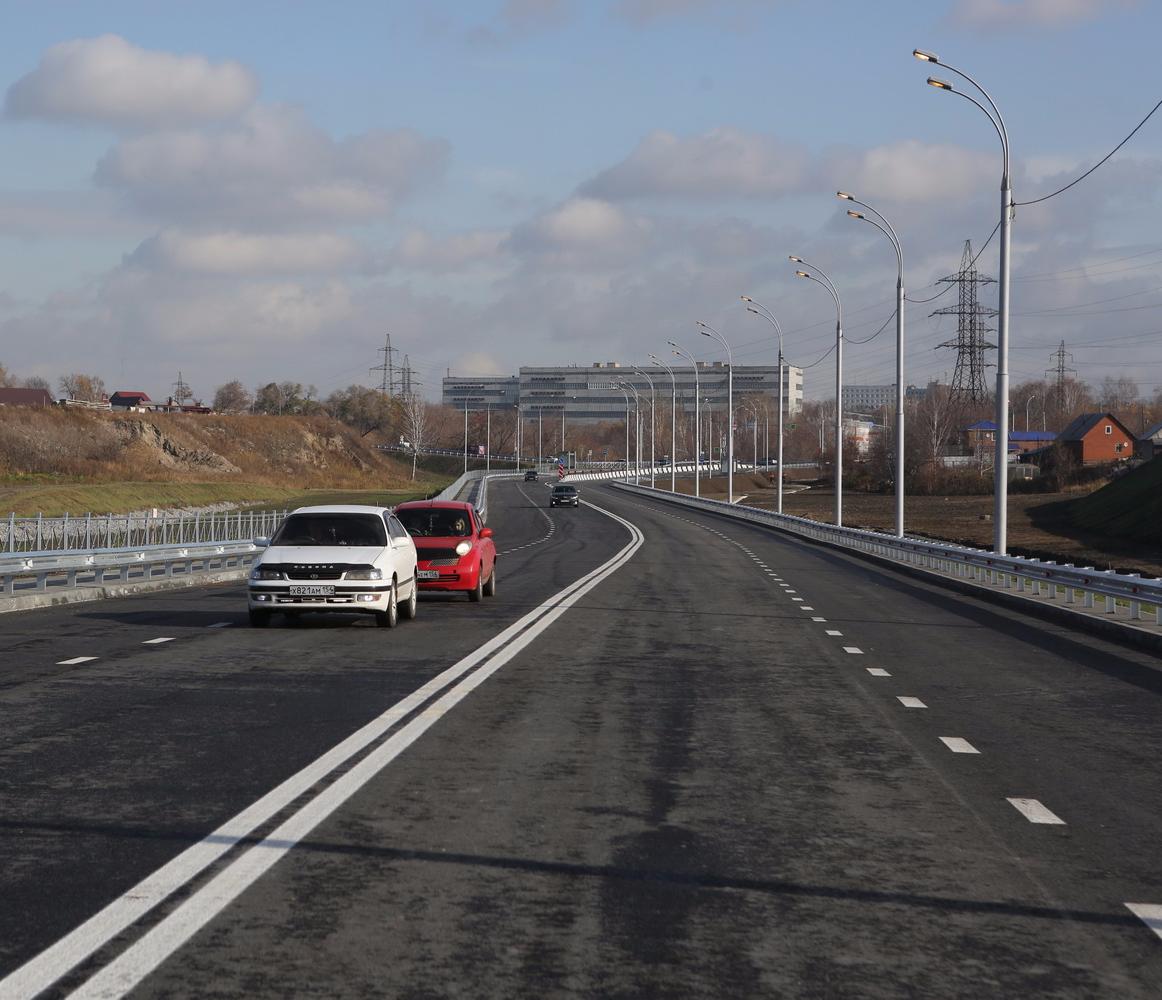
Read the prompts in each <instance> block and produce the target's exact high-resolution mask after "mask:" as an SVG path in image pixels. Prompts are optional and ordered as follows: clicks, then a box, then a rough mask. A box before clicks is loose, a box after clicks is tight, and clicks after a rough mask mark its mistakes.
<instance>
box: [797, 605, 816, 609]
mask: <svg viewBox="0 0 1162 1000" xmlns="http://www.w3.org/2000/svg"><path fill="white" fill-rule="evenodd" d="M799 610H800V611H814V610H815V609H814V608H810V607H808V606H807V605H806V604H800V605H799Z"/></svg>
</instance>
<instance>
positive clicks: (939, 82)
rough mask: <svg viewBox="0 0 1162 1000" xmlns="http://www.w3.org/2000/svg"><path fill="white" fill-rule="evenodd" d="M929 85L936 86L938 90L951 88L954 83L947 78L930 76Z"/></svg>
mask: <svg viewBox="0 0 1162 1000" xmlns="http://www.w3.org/2000/svg"><path fill="white" fill-rule="evenodd" d="M928 86H929V87H935V88H936V89H937V90H951V89H952V84H951V83H949V82H948V81H947V80H937V79H936V77H934V76H930V77H928Z"/></svg>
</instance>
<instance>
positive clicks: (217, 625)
mask: <svg viewBox="0 0 1162 1000" xmlns="http://www.w3.org/2000/svg"><path fill="white" fill-rule="evenodd" d="M233 624H234V623H233V622H214V624H213V625H207V626H206V628H229V627H230V626H231V625H233Z"/></svg>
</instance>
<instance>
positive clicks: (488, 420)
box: [484, 403, 492, 475]
mask: <svg viewBox="0 0 1162 1000" xmlns="http://www.w3.org/2000/svg"><path fill="white" fill-rule="evenodd" d="M491 471H492V405H491V404H490V403H485V404H484V474H485V475H487V474H488V473H489V472H491Z"/></svg>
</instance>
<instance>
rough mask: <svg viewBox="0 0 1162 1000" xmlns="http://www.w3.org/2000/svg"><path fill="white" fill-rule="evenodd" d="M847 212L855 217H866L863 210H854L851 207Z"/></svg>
mask: <svg viewBox="0 0 1162 1000" xmlns="http://www.w3.org/2000/svg"><path fill="white" fill-rule="evenodd" d="M847 214H848V215H850V216H851V217H852V218H853V219H862V218H863V217H864V214H863V212H853V211H852V210H851V209H850V208H849V209H848V210H847Z"/></svg>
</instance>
